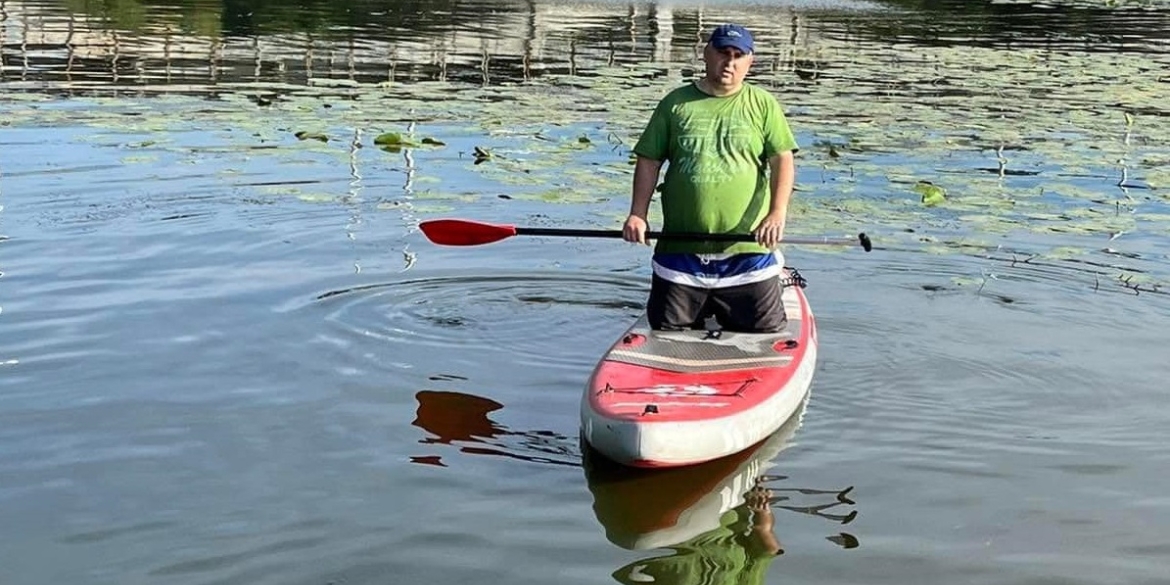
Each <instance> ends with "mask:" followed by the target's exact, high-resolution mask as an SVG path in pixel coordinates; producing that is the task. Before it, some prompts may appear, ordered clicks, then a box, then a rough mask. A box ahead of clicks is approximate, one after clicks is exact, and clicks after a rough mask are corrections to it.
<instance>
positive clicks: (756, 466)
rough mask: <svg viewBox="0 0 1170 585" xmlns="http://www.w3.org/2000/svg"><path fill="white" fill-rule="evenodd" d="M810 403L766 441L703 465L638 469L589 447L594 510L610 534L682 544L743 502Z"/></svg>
mask: <svg viewBox="0 0 1170 585" xmlns="http://www.w3.org/2000/svg"><path fill="white" fill-rule="evenodd" d="M806 402H807V401H802V402H801V403H800V404H799V405H798V408H797V411H796V413H794V414H793V415H792V417H791V418H789V419H788V421H787V422H785V423H784V424H783V425H782V426H781V427H780V428H779V429H778V430H777V431H776V432H775V433H773V434H772V435H771V436H769V437H768V438H767V439H766V440H764V441H761V442H760V443H758V444H756V445H754V446H752V447H750V448H748V449H745V450H743V451H740V452H738V453H735V454H733V455H730V456H728V457H723V458H721V459H716V460H714V461H708V462H707V463H703V464H700V465H692V466H687V467H678V468H673V469H654V470H651V469H634V468H630V467H625V466H622V465H619V464H617V463H615V462H613V461H610V460H608V459H607V458H605V457H604V456H602V455H601V454H600V453H598V452H597V451H595V450H593V449H591V448H589V447H588V446H587V445H586V446H584V456H585V476H586V478H587V480H588V482H589V490H590V491H591V492H593V500H594V501H593V511H594V513H595V514H596V515H597V519H598V521H599V522H601V524H602V526H604V527H605V534H606V538H608V539H609V540H610V541H611V542H613V543H614V544H616V545H618V546H620V547H623V548H627V549H632V550H641V549H650V548H657V547H664V546H670V545H672V544H678V543H680V542H683V541H686V540H688V539H690V538H692V537H694V536H696V535H699V534H702V533H704V532H707V531H708V530H712V529H714V528H717V527H718V526H719V519H720V516H722V515H723V514H724V513H725V512H727V511H728V510H730V509H732V508H734V507H736V506H738V505H740V504H742V503H743V502H744V494H746V493H747V492H748V491H749V490H751V489H752V487H753V486H754V485H755V482H756V479H757V478H759V477H760V476H762V475H763V474H764V472H765V471H766V470H767V469H768V468H769V467H772V465H773V462H772V459H774V458H775V457H776V455H778V454H779V453H780V451H782V450H784V449H785V448H786V447H787V446H788V445H789V440H790V439H791V438H792V435H793V434H794V433H795V432H796V429H797V428H798V427H800V423H801V418H802V417H803V416H804V406H805V404H806Z"/></svg>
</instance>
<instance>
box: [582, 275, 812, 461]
mask: <svg viewBox="0 0 1170 585" xmlns="http://www.w3.org/2000/svg"><path fill="white" fill-rule="evenodd" d="M787 278H788V279H791V280H797V281H799V277H798V276H791V275H789V276H788V277H787ZM782 298H783V301H784V309H785V311H786V312H787V315H788V327H787V328H785V329H784V330H783V331H780V332H778V333H733V332H720V333H719V334H713V333H711V332H707V331H654V330H651V329H650V328H649V327H648V326H647V324H646V320H645V318H644V317H643V318H642V319H640V320H638V322H637V323H635V324H634V326H633V327H632V328H630V329H629V330H628V331H627V332H626V333H625V334H624V335H623V336H622V338H621V339H619V340H618V341H617V343H615V344H614V345H613V346H612V347H611V348H610V349H609V350H608V351H607V352H606V354H605V356H604V357H603V358H602V359H601V361H600V362H599V363H598V364H597V367H596V368H595V369H594V371H593V375H592V377H591V378H590V381H589V384H588V386H587V387H586V389H585V392H584V396H583V397H582V400H581V429H582V435H583V436H584V438H585V440H586V441H587V442H588V443H589V445H591V446H592V447H593V448H595V449H597V450H598V451H599V452H601V453H603V454H604V455H605V456H606V457H609V458H610V459H613V460H614V461H617V462H619V463H623V464H625V465H631V466H635V467H676V466H682V465H692V464H695V463H702V462H704V461H711V460H713V459H717V458H719V457H725V456H727V455H731V454H733V453H737V452H739V451H742V450H744V449H746V448H748V447H749V446H751V445H754V444H756V443H758V442H760V441H762V440H764V438H765V437H767V436H769V435H771V434H772V433H773V432H775V431H776V429H777V428H779V427H780V425H781V424H782V423H784V421H786V420H788V418H789V417H790V416H791V415H792V413H793V412H794V411H795V410H796V409H797V407H798V405H799V404H800V403H801V401H802V400H803V399H804V398H805V396H807V394H808V390H809V386H810V385H811V384H812V378H813V370H814V369H815V368H816V360H817V335H816V325H815V323H814V320H813V314H812V311H811V310H810V309H809V305H808V300H807V299H806V298H805V296H804V292H803V291H802V290H801V288H800V287H799V286H786V287H785V288H784V293H783V296H782Z"/></svg>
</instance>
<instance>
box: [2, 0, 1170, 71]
mask: <svg viewBox="0 0 1170 585" xmlns="http://www.w3.org/2000/svg"><path fill="white" fill-rule="evenodd" d="M63 2H64V4H63V9H62V7H56V8H52V9H50V8H48V7H46V6H45V5H43V4H40V3H35V4H25V3H23V2H16V1H13V0H0V7H4V9H0V11H2V12H4V13H5V14H6V16H4V17H3V18H4V22H5V24H4V26H3V28H0V36H5V35H6V36H7V40H5V42H4V43H3V49H2V50H0V59H3V63H4V65H5V67H6V71H0V76H3V77H4V78H5V79H11V78H12V77H13V75H12V73H11V72H13V71H16V72H18V74H17V76H18V77H19V78H20V79H21V80H22V81H30V82H36V81H40V82H50V83H51V82H59V83H65V84H76V83H79V82H89V83H92V84H110V83H113V84H114V85H131V86H133V85H166V86H172V87H173V86H174V85H179V84H182V85H187V86H189V88H190V90H192V91H207V88H206V86H207V85H215V84H222V83H240V82H248V83H274V84H305V83H313V82H318V81H322V80H334V79H336V80H344V81H346V82H360V83H367V84H374V83H381V82H387V81H389V82H396V81H407V82H409V81H417V80H440V81H457V82H467V83H472V84H479V85H488V84H499V83H510V82H515V81H527V80H531V79H534V78H537V77H540V76H545V75H550V74H552V75H569V76H580V77H589V76H593V75H596V72H597V71H598V70H599V69H603V70H605V71H606V72H607V75H612V74H613V72H614V71H617V70H618V68H615V67H614V66H635V67H630V68H629V71H630V73H629V74H630V76H631V77H630V79H631V83H639V82H641V81H642V80H643V78H645V77H648V76H653V77H657V76H669V77H670V78H672V79H681V78H682V77H683V76H685V75H686V74H687V72H688V71H689V70H690V69H691V68H692V67H693V66H694V65H696V64H697V61H698V56H697V47H698V46H699V45H700V43H701V39H702V36H703V32H704V31H705V30H706V29H707V28H709V27H710V25H711V24H712V22H713V19H714V18H715V17H713V16H711V15H710V14H707V13H705V12H704V11H703V10H702V9H696V8H686V9H684V8H679V7H670V6H669V5H667V4H665V3H659V2H648V3H643V4H629V5H619V4H597V5H582V4H575V3H567V2H564V1H561V0H476V1H475V2H471V1H469V0H435V1H434V2H431V1H429V0H357V1H355V2H334V1H331V0H300V1H298V2H295V3H289V2H285V1H283V0H222V1H216V0H166V1H147V0H103V1H101V2H98V1H96V0H63ZM891 2H893V3H895V4H897V5H899V6H902V7H905V8H907V9H908V12H907V13H906V14H899V15H897V16H885V15H883V16H881V17H878V18H870V17H863V18H857V17H854V16H852V15H851V14H849V13H846V14H841V15H837V14H834V13H832V12H824V11H809V12H797V11H794V10H792V9H791V8H777V9H776V10H772V11H763V12H761V11H757V12H743V13H738V14H737V13H735V12H733V11H730V10H729V11H727V12H724V13H720V15H719V16H718V18H725V17H728V16H731V17H734V18H737V19H742V20H744V22H746V23H747V24H749V25H750V26H752V27H754V28H756V29H757V30H758V31H759V33H760V36H761V37H763V38H765V39H767V40H766V41H765V45H766V47H767V48H766V50H765V52H764V53H763V54H761V62H760V64H759V67H761V68H766V69H770V70H771V71H772V72H773V73H775V72H776V71H778V70H789V71H794V72H795V73H796V74H797V75H798V76H800V77H801V78H803V79H806V80H808V79H816V78H817V76H818V75H819V74H820V72H821V70H822V68H823V67H822V65H823V64H821V63H819V62H818V57H817V54H816V51H815V50H814V51H811V52H810V51H809V48H808V47H809V46H810V45H811V46H820V47H824V46H833V45H839V44H841V43H844V44H846V45H857V44H859V43H867V42H870V41H871V40H873V39H877V42H878V43H879V44H881V43H885V42H886V39H898V42H899V43H908V44H956V45H993V46H1022V45H1028V44H1032V45H1041V46H1052V47H1071V48H1074V49H1081V48H1083V49H1087V50H1126V51H1134V52H1140V51H1143V50H1156V49H1158V46H1157V45H1156V44H1154V43H1150V42H1149V41H1148V39H1154V38H1167V37H1170V32H1167V31H1170V26H1168V24H1170V11H1153V10H1148V11H1142V12H1138V11H1132V12H1125V11H1115V10H1106V9H1101V8H1094V9H1091V8H1077V7H1071V6H1064V7H1056V8H1053V9H1051V10H1046V11H1044V12H1042V13H1041V12H1038V11H1036V10H1035V9H1033V8H1029V7H1027V6H1020V5H1015V4H1009V5H1001V4H991V3H984V2H975V3H972V2H957V3H956V2H942V3H936V2H927V1H926V0H891ZM938 6H943V7H944V8H943V9H939V8H938ZM1122 33H1124V34H1126V35H1127V36H1126V37H1125V42H1121V43H1117V42H1109V41H1110V40H1111V39H1112V38H1113V37H1112V36H1111V35H1120V34H1122ZM13 37H19V38H15V39H14V38H13ZM1102 41H1104V42H1102ZM826 43H827V44H826ZM610 79H611V80H612V79H613V77H610Z"/></svg>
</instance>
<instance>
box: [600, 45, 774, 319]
mask: <svg viewBox="0 0 1170 585" xmlns="http://www.w3.org/2000/svg"><path fill="white" fill-rule="evenodd" d="M754 57H755V45H754V42H753V40H752V34H751V33H750V32H749V31H748V30H747V29H746V28H744V27H742V26H739V25H734V24H725V25H721V26H719V27H716V28H715V29H714V30H713V31H712V33H711V36H710V39H709V40H708V42H707V45H706V46H705V47H704V49H703V59H704V61H705V62H706V68H705V75H704V76H703V77H702V78H701V79H699V80H697V81H695V82H694V83H690V84H687V85H685V86H683V87H680V88H678V89H675V90H673V91H671V92H670V93H669V94H667V95H666V97H664V98H663V99H662V100H661V101H660V102H659V103H658V106H657V107H656V108H655V110H654V113H653V114H652V115H651V117H650V121H649V122H648V123H647V125H646V129H645V131H644V132H643V133H642V135H641V137H640V138H639V140H638V143H637V144H636V145H635V146H634V153H635V154H636V155H637V162H636V164H635V167H634V184H633V198H632V199H633V201H632V203H631V205H630V216H629V217H628V218H627V219H626V223H625V226H624V227H623V237H624V238H625V239H626V240H627V241H630V242H638V243H642V244H645V243H646V231H647V222H646V216H647V214H648V212H649V209H650V199H651V197H652V196H653V194H654V191H655V188H656V186H657V183H658V174H659V171H660V170H661V168H662V165H663V163H664V162H667V161H669V163H670V164H669V165H668V166H667V169H666V177H665V180H664V182H663V185H662V213H663V219H664V221H663V227H662V230H663V231H664V232H700V233H710V234H715V233H742V234H747V233H751V234H753V235H754V236H755V242H712V241H705V242H685V241H673V240H670V239H660V240H659V241H658V242H657V243H656V245H655V249H654V257H653V270H654V276H653V279H652V281H651V285H650V298H649V300H648V301H647V306H646V313H647V317H648V318H649V321H650V326H651V328H653V329H687V328H697V327H701V326H702V325H703V321H704V319H705V318H706V317H707V316H709V315H713V316H714V317H715V318H716V319H717V321H718V322H719V324H720V326H721V327H722V328H723V329H725V330H729V331H745V332H773V331H779V330H781V329H783V328H784V326H785V324H786V323H787V318H786V316H785V314H784V305H783V303H782V302H781V300H780V295H781V292H782V291H783V286H782V285H781V284H780V281H779V279H778V278H777V277H778V276H779V275H780V274H781V272H782V270H783V267H784V259H783V256H781V255H780V253H779V252H778V251H776V252H773V249H774V248H775V247H776V246H777V245H778V244H779V243H780V240H781V239H782V238H783V237H784V223H785V219H786V217H787V214H788V200H789V198H790V197H791V195H792V186H793V182H794V178H795V174H796V172H795V163H794V161H793V154H794V153H795V152H796V150H797V145H796V139H795V138H794V137H793V135H792V131H791V129H789V127H788V122H787V120H786V119H785V117H784V111H783V110H782V109H781V108H780V104H779V103H778V102H777V101H776V98H775V97H773V96H772V95H771V94H770V93H768V91H767V90H764V89H762V88H759V87H756V86H754V85H751V84H748V83H745V82H744V77H745V76H747V73H748V69H749V68H751V65H752V60H753V59H754Z"/></svg>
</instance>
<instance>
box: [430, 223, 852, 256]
mask: <svg viewBox="0 0 1170 585" xmlns="http://www.w3.org/2000/svg"><path fill="white" fill-rule="evenodd" d="M418 227H419V229H421V230H422V232H423V234H424V235H425V236H426V237H427V239H428V240H430V241H432V242H434V243H436V244H439V245H443V246H479V245H481V244H490V243H492V242H498V241H500V240H503V239H506V238H510V237H512V236H557V237H570V238H620V237H622V231H621V230H582V229H560V228H532V227H516V226H514V225H504V224H491V223H483V222H478V221H471V220H466V219H432V220H427V221H424V222H421V223H420V224H419V226H418ZM646 238H647V239H651V240H657V239H671V240H689V241H706V242H712V241H714V242H754V241H755V240H756V238H755V236H753V235H751V234H695V233H685V232H682V233H680V232H674V233H662V232H646ZM781 243H783V244H800V245H824V246H857V245H860V246H861V247H862V249H864V250H865V251H866V252H869V251H870V250H872V249H873V244H872V243H871V242H870V241H869V236H867V235H865V234H863V233H862V234H857V238H856V239H855V238H785V239H784V240H783V241H782V242H781Z"/></svg>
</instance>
